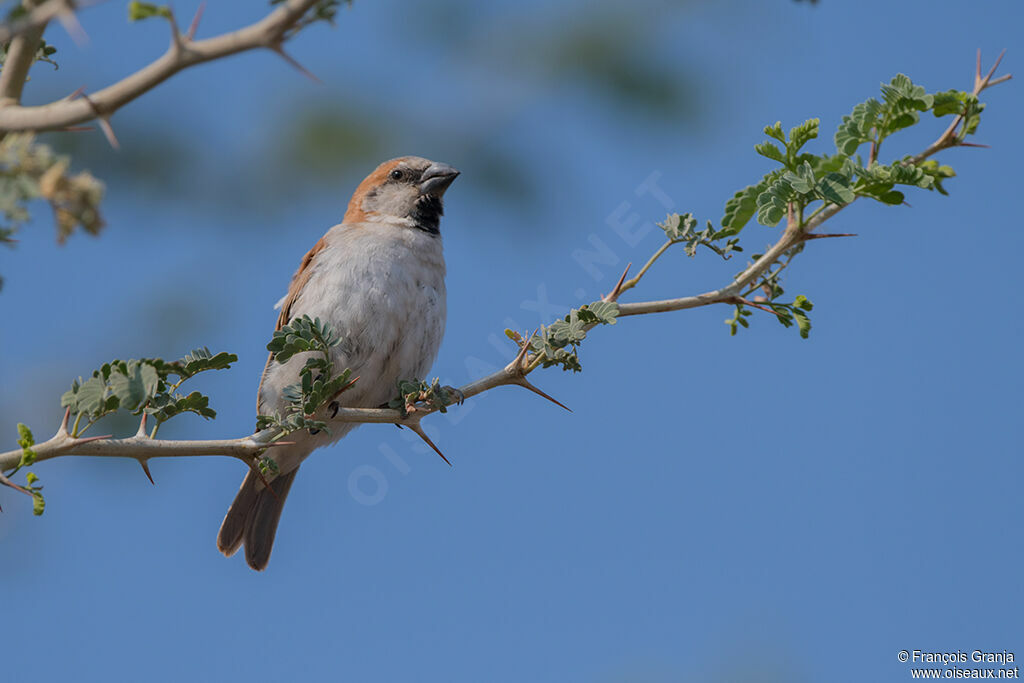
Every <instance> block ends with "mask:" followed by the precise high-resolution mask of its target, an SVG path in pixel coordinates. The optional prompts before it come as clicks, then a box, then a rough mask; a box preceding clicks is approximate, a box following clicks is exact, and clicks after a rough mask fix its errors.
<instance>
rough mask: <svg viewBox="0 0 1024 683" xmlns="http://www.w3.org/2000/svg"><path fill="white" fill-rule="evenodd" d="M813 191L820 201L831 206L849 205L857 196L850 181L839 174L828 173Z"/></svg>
mask: <svg viewBox="0 0 1024 683" xmlns="http://www.w3.org/2000/svg"><path fill="white" fill-rule="evenodd" d="M815 189H816V190H817V193H818V195H819V196H820V197H821V198H822V199H824V200H825V201H826V202H832V203H833V204H840V205H842V204H849V203H850V202H852V201H853V200H854V199H855V198H856V196H857V195H856V193H854V191H853V188H851V187H850V181H849V180H848V179H847V178H846V177H845V176H843V175H841V174H839V173H829V174H828V175H826V176H825V177H824V178H822V179H821V180H819V181H818V185H817V187H816V188H815Z"/></svg>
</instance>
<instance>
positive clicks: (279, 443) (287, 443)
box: [262, 441, 295, 448]
mask: <svg viewBox="0 0 1024 683" xmlns="http://www.w3.org/2000/svg"><path fill="white" fill-rule="evenodd" d="M294 445H295V442H294V441H271V442H270V443H268V444H264V445H263V446H262V448H274V447H275V446H294Z"/></svg>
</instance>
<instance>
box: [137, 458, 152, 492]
mask: <svg viewBox="0 0 1024 683" xmlns="http://www.w3.org/2000/svg"><path fill="white" fill-rule="evenodd" d="M139 464H140V465H142V471H143V472H145V473H146V477H147V478H149V483H150V484H152V485H153V486H156V482H155V481H153V475H152V474H151V473H150V471H149V459H148V458H139Z"/></svg>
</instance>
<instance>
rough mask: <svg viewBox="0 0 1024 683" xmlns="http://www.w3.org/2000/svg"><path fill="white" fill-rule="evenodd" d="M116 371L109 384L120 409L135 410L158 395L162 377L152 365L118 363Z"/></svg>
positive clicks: (132, 362)
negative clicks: (158, 386) (157, 391)
mask: <svg viewBox="0 0 1024 683" xmlns="http://www.w3.org/2000/svg"><path fill="white" fill-rule="evenodd" d="M116 369H117V372H113V373H111V374H110V380H109V384H110V391H111V393H112V394H113V395H114V396H116V397H117V399H118V405H119V407H122V408H126V409H128V410H135V409H136V408H138V407H140V406H141V405H142V404H143V403H145V402H146V401H147V400H149V398H150V397H151V396H152V395H153V394H155V393H156V389H157V384H159V382H160V376H159V375H158V374H157V371H156V368H154V367H153V366H152V365H149V364H148V363H143V362H141V361H137V360H131V361H128V362H127V363H123V362H122V363H118V364H117V366H116Z"/></svg>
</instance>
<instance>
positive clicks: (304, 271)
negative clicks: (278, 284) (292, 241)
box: [256, 235, 327, 414]
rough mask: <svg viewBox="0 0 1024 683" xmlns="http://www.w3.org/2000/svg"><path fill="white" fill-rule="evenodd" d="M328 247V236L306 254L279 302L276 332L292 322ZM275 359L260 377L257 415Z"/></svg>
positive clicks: (268, 363) (265, 367)
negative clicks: (295, 306)
mask: <svg viewBox="0 0 1024 683" xmlns="http://www.w3.org/2000/svg"><path fill="white" fill-rule="evenodd" d="M326 247H327V235H324V236H323V237H321V238H320V240H319V241H318V242H317V243H316V244H314V245H313V248H312V249H310V250H309V251H307V252H306V255H305V256H303V257H302V263H301V264H300V265H299V269H298V270H296V271H295V275H293V276H292V282H291V284H290V285H288V293H287V294H285V295H284V298H283V299H281V301H280V302H279V304H280V308H281V313H280V314H279V315H278V316H277V324H276V325H275V326H274V331H275V332H276V331H277V330H280V329H281V328H282V327H284V326H285V325H287V324H288V321H289V320H291V317H292V316H291V313H292V304H294V303H295V300H296V299H298V298H299V294H300V293H301V292H302V290H303V289H304V288H305V287H306V283H307V282H309V278H310V276H311V275H312V274H313V261H314V260H316V257H317V254H319V253H320V252H321V251H323V250H324V249H325V248H326ZM272 358H273V354H271V355H269V356H268V357H267V364H266V365H264V366H263V374H262V375H260V385H259V387H258V388H257V389H256V413H257V414H259V412H260V404H259V403H260V394H261V393H262V391H263V380H264V379H266V377H267V370H268V369H269V368H270V361H271V359H272Z"/></svg>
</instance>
